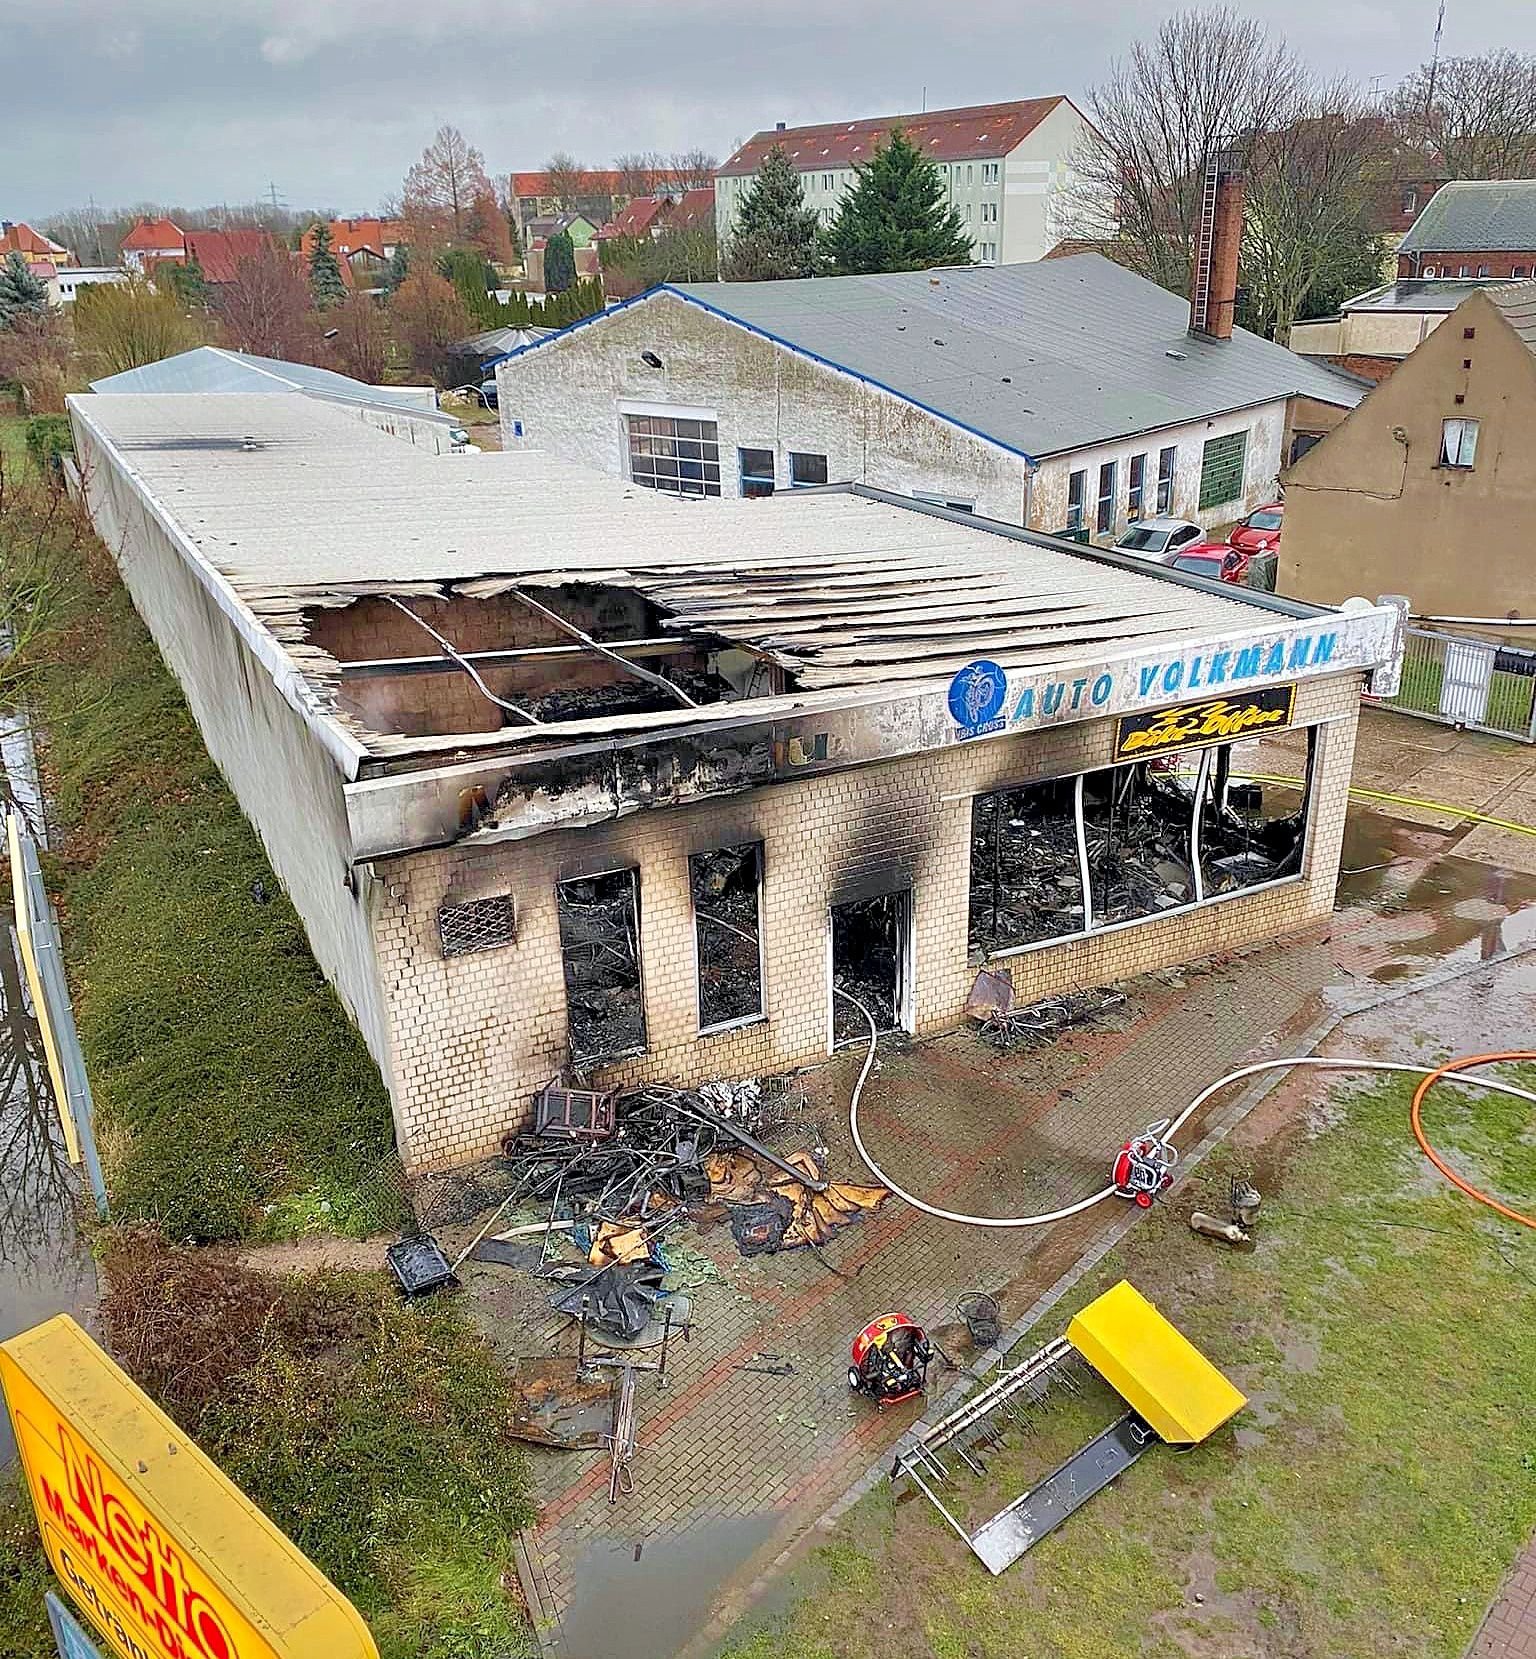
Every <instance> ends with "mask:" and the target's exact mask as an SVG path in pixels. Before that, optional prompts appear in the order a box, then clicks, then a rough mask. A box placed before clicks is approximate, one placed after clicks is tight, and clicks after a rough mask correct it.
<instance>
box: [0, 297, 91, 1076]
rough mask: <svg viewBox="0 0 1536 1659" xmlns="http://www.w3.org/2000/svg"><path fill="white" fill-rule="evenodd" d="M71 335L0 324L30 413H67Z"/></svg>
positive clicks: (49, 316)
mask: <svg viewBox="0 0 1536 1659" xmlns="http://www.w3.org/2000/svg"><path fill="white" fill-rule="evenodd" d="M71 336H72V331H71V329H70V325H69V319H68V318H67V317H64V316H61V315H60V313H59V312H58V311H57V310H56V309H55V308H54V307H52V306H45V307H44V308H43V309H42V310H41V311H18V312H16V313H15V314H14V315H13V316H12V318H11V320H10V322H9V324H8V325H7V326H6V327H5V328H0V377H3V378H5V379H7V380H13V381H15V383H16V385H17V386H18V387H19V388H20V389H21V399H22V407H23V408H24V410H25V411H26V413H27V414H29V415H62V414H63V413H64V388H65V385H66V383H67V379H68V375H69V371H70V368H71V366H72V360H73V358H74V340H73V338H72V337H71ZM0 637H3V634H0ZM0 1098H3V1096H0Z"/></svg>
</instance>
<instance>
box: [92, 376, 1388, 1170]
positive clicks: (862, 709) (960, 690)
mask: <svg viewBox="0 0 1536 1659" xmlns="http://www.w3.org/2000/svg"><path fill="white" fill-rule="evenodd" d="M71 416H72V419H73V423H74V428H75V436H76V445H77V450H78V454H79V458H80V464H81V470H82V476H83V480H84V490H85V494H86V498H87V501H88V503H89V506H90V510H91V513H92V516H93V519H94V521H95V524H96V526H97V528H98V530H99V532H100V533H101V536H102V538H103V540H104V541H105V543H106V544H107V546H108V547H109V548H110V549H111V550H112V552H113V554H114V556H115V557H116V559H117V560H118V563H119V566H120V568H121V570H122V573H123V577H124V580H125V581H126V583H127V585H128V588H129V590H130V592H131V593H132V595H133V598H134V601H135V603H136V604H137V606H138V608H139V610H140V612H141V614H142V615H143V616H144V618H145V620H146V622H147V623H148V625H149V627H150V628H151V630H152V631H153V633H154V635H155V637H156V639H157V641H158V642H159V645H160V648H161V650H162V652H163V653H164V655H165V657H166V660H167V662H168V663H169V664H170V666H171V667H172V669H173V670H174V671H175V673H176V674H177V676H178V678H179V679H180V681H181V684H182V686H183V687H184V689H185V691H186V694H187V697H188V700H189V702H190V704H191V707H192V710H193V713H194V715H195V716H196V718H197V720H198V722H199V724H200V726H201V728H202V730H203V732H204V734H205V737H206V740H207V743H208V747H209V749H210V751H211V753H212V754H213V756H214V758H215V759H216V760H217V761H218V763H219V765H220V766H221V767H222V769H223V770H224V772H225V774H226V776H227V777H228V779H229V781H230V783H231V785H232V787H233V788H234V790H235V793H236V794H237V796H238V797H239V799H240V801H241V803H242V805H243V806H244V809H245V811H246V812H247V814H248V815H249V816H250V818H251V820H252V822H253V823H254V824H255V826H256V827H257V829H258V831H259V832H260V834H261V836H262V839H263V841H264V843H265V845H266V847H267V850H268V852H269V855H270V856H271V859H272V862H273V865H274V867H275V868H276V870H277V871H278V873H279V875H280V876H281V878H282V880H283V882H284V883H285V885H286V886H287V888H288V891H289V892H290V894H291V895H292V897H293V900H294V903H295V905H296V906H297V908H298V910H299V913H300V914H301V916H302V917H303V919H304V922H305V925H306V927H307V929H308V933H309V937H310V940H311V943H312V945H313V947H314V951H315V954H316V957H317V958H318V960H319V962H320V963H321V965H322V967H323V968H324V970H325V972H326V973H327V975H328V976H329V977H330V979H331V980H332V982H333V983H334V984H335V986H336V988H337V990H338V992H339V993H340V995H341V996H342V998H343V1000H344V1001H345V1002H346V1004H347V1006H348V1008H349V1009H350V1011H351V1013H352V1015H353V1017H354V1018H355V1019H356V1021H357V1023H358V1026H359V1028H360V1029H361V1030H362V1032H363V1033H364V1035H365V1037H366V1039H367V1041H368V1043H369V1046H370V1048H371V1050H372V1052H373V1054H374V1055H375V1057H376V1058H377V1060H378V1062H379V1065H380V1068H381V1070H382V1071H383V1074H384V1076H385V1078H386V1080H387V1081H388V1083H389V1087H390V1090H391V1093H392V1096H393V1099H394V1105H395V1112H396V1119H397V1125H398V1131H399V1139H400V1144H401V1147H402V1150H403V1151H404V1154H405V1156H406V1158H407V1160H408V1161H409V1162H410V1163H411V1164H412V1165H415V1166H425V1165H430V1164H435V1163H445V1162H451V1161H454V1160H460V1159H467V1158H470V1157H473V1156H475V1155H477V1154H480V1153H483V1152H486V1151H488V1150H491V1149H493V1148H495V1147H496V1145H497V1144H498V1142H499V1141H500V1139H501V1137H502V1136H503V1135H504V1134H505V1133H506V1132H507V1131H508V1130H509V1129H510V1128H513V1127H514V1126H517V1125H519V1124H521V1123H522V1122H524V1121H525V1120H526V1118H527V1116H528V1114H529V1112H530V1109H531V1102H532V1098H533V1096H534V1094H535V1092H536V1091H537V1090H538V1089H539V1088H540V1087H541V1086H542V1085H543V1084H544V1083H545V1082H546V1081H547V1080H548V1079H549V1078H550V1077H551V1076H552V1075H554V1074H555V1073H557V1072H560V1071H565V1072H567V1073H572V1074H575V1075H577V1076H579V1077H581V1078H584V1079H592V1080H596V1081H599V1082H618V1081H630V1080H639V1079H649V1078H657V1079H660V1078H666V1079H672V1080H676V1081H681V1082H693V1081H698V1080H701V1079H704V1078H708V1077H734V1076H744V1075H749V1074H754V1073H763V1072H768V1071H774V1070H779V1069H783V1068H786V1067H790V1066H794V1065H798V1064H802V1063H806V1062H809V1061H813V1060H815V1059H817V1058H820V1057H822V1056H825V1055H826V1054H827V1053H828V1052H829V1051H830V1050H831V1049H832V1048H833V1047H834V1046H835V1044H836V1043H837V1042H839V1041H841V1040H843V1039H844V1038H845V1037H846V1036H849V1035H853V1034H855V1033H856V1032H857V1031H859V1030H862V1029H863V1026H862V1017H863V1016H862V1014H861V1013H860V1012H859V1010H860V1009H867V1010H868V1011H869V1012H870V1014H871V1016H872V1017H873V1018H874V1019H875V1021H876V1023H877V1024H878V1025H880V1026H882V1027H884V1028H888V1029H898V1030H904V1031H909V1032H913V1033H917V1034H922V1033H927V1032H933V1031H937V1030H941V1029H943V1028H944V1027H945V1026H947V1025H951V1024H953V1023H955V1022H956V1021H958V1020H959V1018H960V1017H961V1013H962V1009H963V1007H964V1004H965V1001H966V997H967V994H968V992H969V990H970V988H971V985H972V983H973V981H974V979H975V976H976V973H977V970H978V967H979V966H980V965H982V964H984V963H986V964H990V965H991V966H992V967H994V968H1002V969H1005V970H1006V971H1008V972H1009V973H1010V974H1011V975H1012V977H1013V980H1014V983H1015V985H1016V987H1017V991H1018V994H1019V995H1020V996H1023V997H1027V998H1031V999H1033V998H1035V997H1038V996H1042V995H1045V994H1047V993H1050V992H1053V991H1056V990H1060V989H1062V988H1067V987H1072V986H1078V985H1084V984H1093V983H1098V982H1101V981H1104V980H1109V979H1114V978H1117V977H1120V976H1123V975H1126V974H1130V973H1133V972H1136V971H1139V970H1142V969H1146V968H1150V967H1153V966H1156V965H1160V964H1167V963H1173V962H1177V961H1180V960H1184V959H1188V958H1190V957H1194V956H1198V955H1201V954H1204V953H1206V952H1209V951H1211V950H1213V949H1218V948H1222V947H1226V946H1231V945H1237V944H1240V943H1243V942H1247V941H1252V940H1257V939H1262V938H1269V937H1273V936H1275V935H1276V934H1279V933H1282V932H1284V931H1286V930H1287V929H1291V928H1295V927H1297V926H1299V925H1301V924H1302V923H1304V922H1306V921H1308V920H1310V919H1312V918H1315V917H1318V916H1321V915H1323V914H1325V913H1326V912H1327V911H1328V910H1329V909H1330V907H1331V904H1332V898H1333V887H1334V879H1335V874H1336V870H1337V864H1338V854H1339V843H1340V835H1341V831H1342V825H1343V817H1344V806H1345V796H1346V790H1347V786H1348V781H1349V774H1350V765H1351V758H1352V751H1353V744H1354V733H1355V722H1356V717H1357V711H1358V702H1359V689H1360V682H1361V674H1362V671H1363V670H1365V669H1367V668H1369V667H1370V666H1372V665H1373V664H1375V663H1376V662H1378V661H1380V660H1381V659H1382V658H1383V657H1384V656H1385V654H1386V651H1387V648H1388V642H1389V639H1390V631H1391V618H1390V617H1389V615H1388V613H1386V612H1383V611H1379V610H1376V609H1374V608H1370V607H1362V608H1360V609H1357V610H1345V611H1331V610H1320V609H1318V608H1315V607H1310V606H1305V605H1300V604H1297V603H1294V602H1291V601H1287V600H1283V599H1277V598H1275V597H1273V596H1269V595H1259V594H1255V593H1251V592H1249V591H1247V590H1240V589H1235V588H1224V587H1220V586H1217V585H1215V584H1211V583H1207V582H1205V581H1202V580H1200V579H1198V578H1190V577H1182V576H1179V575H1178V574H1176V573H1171V572H1165V571H1161V570H1154V569H1151V568H1149V567H1147V566H1146V565H1144V564H1141V563H1138V562H1136V561H1132V560H1127V559H1124V558H1122V557H1120V556H1118V555H1113V554H1102V553H1095V552H1090V551H1085V550H1081V549H1074V548H1073V547H1071V546H1070V545H1068V544H1065V543H1062V542H1060V541H1058V540H1055V539H1054V538H1051V537H1049V536H1043V535H1040V534H1037V533H1035V532H1032V531H1027V530H1022V529H1018V528H1013V527H1009V526H1003V525H994V524H989V523H988V522H986V521H984V520H977V519H975V518H974V517H972V516H970V515H965V514H959V513H955V512H950V511H947V510H945V509H943V508H937V507H929V506H924V505H920V504H915V503H913V502H910V501H906V500H900V499H897V498H893V497H888V496H884V495H882V494H881V493H880V492H877V491H874V490H871V489H869V488H867V487H864V486H849V487H847V488H845V489H842V490H836V491H829V492H817V493H814V494H804V495H794V496H788V497H782V498H779V499H776V500H774V501H771V502H766V503H763V502H747V503H715V504H711V505H710V506H708V507H700V506H699V504H697V503H692V502H688V501H682V500H676V499H672V498H668V497H665V496H661V495H658V494H656V493H653V492H650V491H645V490H641V489H637V488H635V487H634V486H632V485H630V484H627V483H625V482H623V481H620V480H615V479H611V478H606V477H602V476H599V475H596V474H592V473H588V472H585V471H582V470H581V469H578V468H575V467H572V466H569V465H566V464H564V463H560V462H556V461H553V460H551V459H549V458H547V457H545V456H542V455H539V454H535V453H523V454H515V455H512V454H509V455H482V456H477V457H472V458H469V459H467V460H466V459H465V458H462V457H461V458H457V459H449V458H442V459H439V458H437V457H433V456H430V455H426V454H423V453H421V452H420V451H415V450H411V449H410V448H408V447H407V446H405V445H402V444H400V443H398V442H397V441H395V440H393V439H391V438H389V437H388V436H385V435H383V434H381V433H379V432H376V431H373V430H371V429H369V428H367V427H365V426H363V425H361V424H359V423H357V422H354V421H349V420H348V419H347V418H346V417H345V416H344V415H341V414H338V413H337V412H335V411H333V410H330V409H327V408H325V407H324V406H322V405H318V404H316V403H314V402H313V401H311V400H309V399H301V398H243V397H239V396H224V397H204V396H157V397H148V396H146V397H135V396H117V397H112V398H105V397H80V398H75V399H72V400H71ZM1285 725H1292V726H1297V727H1302V728H1305V729H1306V731H1307V732H1308V734H1309V745H1308V754H1309V760H1308V764H1307V767H1306V775H1305V777H1304V778H1302V779H1299V780H1297V782H1296V783H1295V784H1293V785H1278V784H1274V783H1259V782H1255V781H1253V780H1252V779H1250V778H1248V777H1247V776H1246V775H1245V774H1246V771H1247V770H1251V767H1249V765H1248V759H1247V751H1246V750H1245V747H1244V745H1245V744H1246V743H1247V741H1248V740H1249V739H1251V738H1252V737H1254V736H1255V735H1257V734H1259V733H1262V732H1264V731H1272V730H1275V729H1277V728H1278V727H1281V726H1285Z"/></svg>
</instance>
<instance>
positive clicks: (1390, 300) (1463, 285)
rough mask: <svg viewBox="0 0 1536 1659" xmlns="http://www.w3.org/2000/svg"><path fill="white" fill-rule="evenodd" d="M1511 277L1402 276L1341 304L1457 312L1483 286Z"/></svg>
mask: <svg viewBox="0 0 1536 1659" xmlns="http://www.w3.org/2000/svg"><path fill="white" fill-rule="evenodd" d="M1508 280H1509V279H1508V277H1449V278H1447V277H1400V278H1399V279H1398V280H1397V281H1396V282H1387V283H1383V284H1382V285H1381V287H1379V288H1372V289H1371V290H1370V292H1369V293H1365V294H1356V295H1355V297H1354V298H1353V299H1352V300H1345V301H1344V303H1343V304H1342V305H1341V306H1340V307H1339V310H1340V312H1341V313H1343V314H1345V315H1348V313H1350V312H1351V311H1454V310H1455V309H1456V307H1457V306H1458V305H1460V304H1461V302H1462V301H1463V300H1464V299H1466V298H1468V296H1469V295H1472V294H1475V293H1477V291H1478V290H1479V289H1480V288H1492V287H1494V286H1495V285H1496V284H1498V283H1503V282H1508Z"/></svg>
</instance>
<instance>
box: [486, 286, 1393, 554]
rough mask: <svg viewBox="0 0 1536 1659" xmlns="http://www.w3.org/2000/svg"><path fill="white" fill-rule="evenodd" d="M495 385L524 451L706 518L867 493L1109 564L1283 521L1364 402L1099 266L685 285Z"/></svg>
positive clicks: (1360, 389)
mask: <svg viewBox="0 0 1536 1659" xmlns="http://www.w3.org/2000/svg"><path fill="white" fill-rule="evenodd" d="M1235 280H1236V268H1235V259H1234V263H1233V265H1232V267H1231V270H1230V272H1229V284H1235ZM1230 309H1231V308H1230V300H1228V302H1227V310H1226V315H1227V316H1228V317H1230ZM1227 326H1228V328H1230V325H1229V324H1228V325H1227ZM496 377H497V391H498V400H499V404H500V409H501V423H502V443H503V447H504V448H507V449H517V448H534V449H540V450H545V451H548V452H550V453H552V454H556V455H560V456H563V457H565V458H566V459H568V460H572V461H576V462H579V463H581V464H582V465H584V466H589V467H596V468H598V469H600V470H602V471H604V472H609V473H614V474H617V475H618V476H621V477H627V478H629V479H631V480H632V481H633V482H635V483H638V484H644V485H647V486H649V487H651V488H655V489H660V490H671V491H674V492H676V493H679V494H686V495H699V496H722V497H727V498H729V497H733V496H761V495H768V494H771V493H772V492H773V491H775V490H783V489H788V488H794V487H801V486H806V485H811V484H823V483H828V482H831V483H839V482H853V483H864V484H870V485H874V486H875V487H877V488H879V489H884V490H890V491H892V492H894V493H895V494H898V495H905V496H911V497H913V498H915V499H917V500H920V501H926V502H930V503H935V504H938V505H942V506H948V507H951V508H956V509H960V510H964V511H974V512H976V513H979V514H981V515H983V516H985V517H988V518H994V519H1000V520H1002V521H1003V522H1005V523H1010V524H1022V525H1025V526H1027V527H1028V528H1031V529H1037V530H1044V531H1052V532H1061V531H1066V532H1070V533H1072V534H1074V535H1078V536H1080V537H1082V538H1084V539H1091V540H1093V541H1095V542H1098V543H1100V544H1105V543H1108V542H1110V541H1112V540H1113V539H1114V537H1115V536H1116V535H1117V534H1118V533H1119V532H1120V531H1122V530H1123V529H1124V528H1125V526H1126V525H1127V524H1128V523H1129V522H1130V521H1131V520H1132V519H1136V518H1149V517H1152V516H1154V515H1156V514H1173V515H1175V516H1177V517H1180V518H1186V519H1191V520H1195V521H1197V522H1199V523H1201V524H1203V525H1205V526H1207V527H1214V526H1216V525H1219V524H1223V523H1230V522H1231V521H1232V520H1233V519H1236V518H1238V517H1240V516H1241V515H1242V514H1243V513H1245V512H1247V511H1248V510H1249V509H1250V508H1252V507H1255V506H1257V505H1259V504H1260V503H1262V502H1264V501H1267V500H1270V499H1272V497H1273V494H1274V491H1275V488H1276V478H1277V475H1278V474H1279V472H1280V469H1281V467H1282V465H1284V464H1285V463H1286V462H1288V461H1289V459H1290V458H1291V452H1292V449H1293V447H1294V445H1295V439H1296V438H1297V437H1298V436H1305V435H1308V434H1313V435H1315V434H1316V433H1319V432H1325V431H1328V430H1329V429H1331V427H1332V426H1333V425H1334V424H1336V422H1337V421H1339V420H1341V419H1342V418H1343V417H1344V415H1345V414H1347V413H1348V411H1349V410H1350V409H1351V408H1353V407H1354V405H1355V404H1356V403H1358V402H1359V401H1360V399H1361V397H1362V396H1363V395H1364V393H1365V392H1366V390H1368V387H1367V385H1366V383H1365V382H1363V381H1360V380H1357V379H1355V378H1353V377H1351V376H1347V375H1343V374H1340V373H1337V372H1336V371H1334V370H1332V369H1330V368H1328V367H1327V366H1325V365H1322V364H1319V363H1316V362H1314V361H1311V360H1308V359H1306V358H1303V357H1299V356H1297V355H1296V354H1295V353H1293V352H1289V351H1287V350H1285V348H1284V347H1282V346H1278V345H1276V344H1274V343H1273V342H1272V341H1269V340H1264V339H1261V338H1260V337H1259V336H1257V335H1254V334H1249V333H1247V332H1246V331H1245V330H1243V329H1230V334H1229V337H1218V336H1213V335H1210V334H1206V333H1203V332H1193V331H1192V330H1191V329H1190V327H1189V308H1188V306H1187V305H1186V303H1185V301H1183V300H1182V299H1180V298H1178V297H1177V296H1176V295H1173V294H1170V293H1168V292H1167V290H1166V289H1163V288H1160V287H1158V286H1157V284H1156V283H1153V282H1149V281H1147V280H1146V279H1145V278H1144V277H1140V276H1137V275H1136V274H1135V273H1134V272H1132V271H1128V270H1125V269H1124V268H1123V267H1121V266H1119V265H1116V264H1114V263H1112V262H1111V261H1109V260H1107V259H1105V258H1103V257H1102V256H1101V255H1098V254H1091V253H1089V254H1078V255H1074V256H1072V257H1069V258H1063V259H1052V260H1044V261H1037V262H1034V263H1031V264H1024V265H1004V266H998V267H996V268H990V269H989V268H987V267H983V266H966V267H957V268H950V269H944V270H934V271H906V272H898V273H893V274H890V275H884V276H852V277H828V278H816V279H811V280H808V281H801V282H739V283H683V284H665V285H663V286H661V287H659V288H655V289H652V290H650V291H649V292H647V293H645V294H642V295H640V296H638V297H637V298H636V299H634V300H631V301H629V302H627V303H626V304H624V305H621V306H617V307H615V308H613V309H611V310H609V311H607V312H604V313H602V314H601V315H599V316H596V317H592V318H588V319H586V320H585V321H583V322H581V323H578V324H576V325H575V326H574V327H572V328H569V329H567V330H565V331H563V332H562V333H559V334H556V335H554V336H553V337H552V338H550V339H549V340H546V341H543V342H541V343H539V344H536V345H532V346H529V347H526V348H524V349H521V350H519V351H516V352H514V353H512V354H510V355H509V356H508V357H507V358H506V359H504V360H503V361H502V362H501V363H500V364H499V365H498V366H497V369H496Z"/></svg>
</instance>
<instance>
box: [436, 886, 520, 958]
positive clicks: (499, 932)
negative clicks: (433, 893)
mask: <svg viewBox="0 0 1536 1659" xmlns="http://www.w3.org/2000/svg"><path fill="white" fill-rule="evenodd" d="M437 934H438V938H439V939H441V940H442V943H443V955H444V956H468V955H469V954H470V953H471V952H473V951H477V950H497V949H499V948H500V947H501V946H502V945H510V944H514V943H515V942H516V940H517V913H516V911H515V910H514V909H513V907H512V895H511V894H510V893H498V894H496V895H495V896H494V897H493V898H489V899H470V900H469V901H468V903H466V904H445V905H444V906H443V907H442V909H441V910H439V911H438V913H437Z"/></svg>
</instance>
